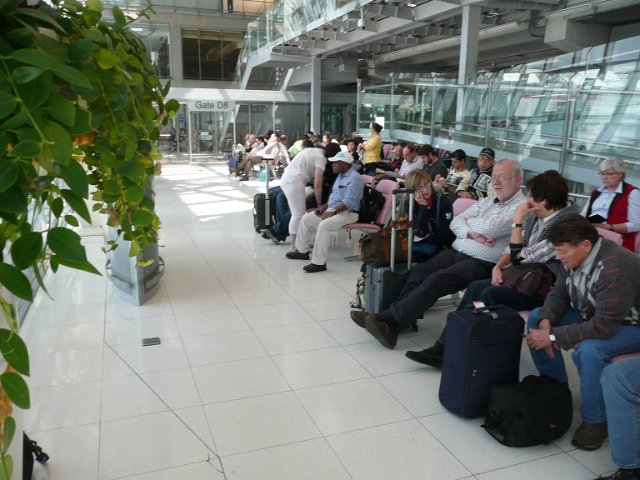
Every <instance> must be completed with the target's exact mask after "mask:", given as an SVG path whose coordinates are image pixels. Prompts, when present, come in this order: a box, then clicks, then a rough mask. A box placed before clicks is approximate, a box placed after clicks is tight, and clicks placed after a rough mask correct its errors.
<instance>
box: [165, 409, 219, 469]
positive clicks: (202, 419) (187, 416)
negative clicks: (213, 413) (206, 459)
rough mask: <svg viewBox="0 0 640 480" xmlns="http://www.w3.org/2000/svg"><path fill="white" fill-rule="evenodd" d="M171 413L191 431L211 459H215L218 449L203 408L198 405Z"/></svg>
mask: <svg viewBox="0 0 640 480" xmlns="http://www.w3.org/2000/svg"><path fill="white" fill-rule="evenodd" d="M173 413H175V414H176V416H177V417H178V419H180V421H181V422H182V423H184V424H185V425H186V427H187V428H188V429H189V430H191V432H192V433H193V434H194V435H195V436H196V437H197V438H198V440H200V441H201V442H202V443H204V444H205V445H206V447H207V448H208V449H209V450H210V451H211V458H213V457H214V455H215V456H216V458H217V453H215V452H217V451H218V449H217V448H216V444H215V443H214V441H213V437H212V436H211V430H210V429H209V421H208V420H207V416H206V415H205V413H204V407H203V406H202V405H200V406H198V407H188V408H179V409H177V410H174V411H173Z"/></svg>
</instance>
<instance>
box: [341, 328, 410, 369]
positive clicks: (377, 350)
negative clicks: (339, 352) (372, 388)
mask: <svg viewBox="0 0 640 480" xmlns="http://www.w3.org/2000/svg"><path fill="white" fill-rule="evenodd" d="M354 326H355V325H354ZM356 328H357V327H356ZM369 339H370V340H373V341H369V342H367V343H358V344H356V345H346V346H345V347H344V348H345V350H346V351H347V352H349V353H350V354H351V355H352V356H353V358H355V359H356V360H357V361H358V362H360V363H361V364H362V366H363V367H364V368H366V369H367V371H368V372H369V373H371V374H372V375H373V376H378V375H388V374H390V373H398V372H408V371H411V370H416V369H418V368H421V365H420V364H418V363H416V362H413V361H411V360H409V359H408V358H407V357H405V356H404V352H406V351H407V350H419V348H417V347H416V344H415V343H413V342H412V341H411V340H410V339H409V338H408V337H406V336H404V335H400V336H399V337H398V343H397V345H396V347H395V349H393V350H389V349H388V348H385V347H383V346H382V345H381V344H380V342H378V341H377V340H376V339H375V338H373V337H372V336H371V335H369Z"/></svg>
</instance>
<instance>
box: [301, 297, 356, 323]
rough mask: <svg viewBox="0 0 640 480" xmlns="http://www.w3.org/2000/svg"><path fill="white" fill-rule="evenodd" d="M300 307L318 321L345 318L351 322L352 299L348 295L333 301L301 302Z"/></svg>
mask: <svg viewBox="0 0 640 480" xmlns="http://www.w3.org/2000/svg"><path fill="white" fill-rule="evenodd" d="M300 305H302V308H304V309H305V310H306V311H307V312H309V314H310V315H311V316H312V317H313V318H314V319H316V320H332V319H334V318H344V319H345V321H351V320H350V319H349V312H350V311H351V298H349V297H347V296H346V295H345V296H344V297H336V298H332V299H323V300H307V301H304V302H300Z"/></svg>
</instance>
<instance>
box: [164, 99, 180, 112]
mask: <svg viewBox="0 0 640 480" xmlns="http://www.w3.org/2000/svg"><path fill="white" fill-rule="evenodd" d="M165 107H166V109H167V111H169V112H177V111H178V109H179V108H180V102H178V100H176V99H175V98H172V99H171V100H169V101H168V102H167V103H166V105H165Z"/></svg>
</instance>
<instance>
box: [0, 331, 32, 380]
mask: <svg viewBox="0 0 640 480" xmlns="http://www.w3.org/2000/svg"><path fill="white" fill-rule="evenodd" d="M0 352H2V356H3V357H4V359H5V360H6V361H7V363H8V364H9V365H11V366H12V367H13V368H14V370H16V371H17V372H19V373H21V374H22V375H27V376H29V352H28V351H27V345H26V344H25V343H24V341H23V340H22V338H20V335H18V334H17V333H16V332H12V331H11V330H8V329H6V328H0Z"/></svg>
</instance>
